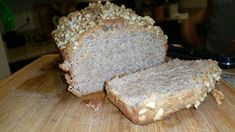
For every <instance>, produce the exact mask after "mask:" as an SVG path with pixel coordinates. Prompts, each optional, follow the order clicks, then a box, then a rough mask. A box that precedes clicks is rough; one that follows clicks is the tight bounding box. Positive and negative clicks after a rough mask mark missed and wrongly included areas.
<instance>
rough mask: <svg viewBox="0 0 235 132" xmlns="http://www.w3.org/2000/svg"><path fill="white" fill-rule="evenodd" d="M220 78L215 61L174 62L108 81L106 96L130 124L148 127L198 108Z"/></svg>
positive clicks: (219, 70)
mask: <svg viewBox="0 0 235 132" xmlns="http://www.w3.org/2000/svg"><path fill="white" fill-rule="evenodd" d="M220 74H221V69H220V68H219V67H218V65H217V62H216V61H212V60H196V61H182V60H178V59H175V60H172V61H170V62H168V63H165V64H162V65H160V66H158V67H153V68H150V69H146V70H143V71H139V72H136V73H133V74H129V75H125V76H122V77H116V78H114V79H112V80H111V81H107V83H106V92H107V95H108V98H109V99H110V100H111V102H112V103H113V104H114V105H116V106H117V107H118V108H119V109H120V111H122V112H123V114H125V115H126V117H127V118H128V119H129V120H131V121H132V122H134V123H137V124H148V123H150V122H153V121H156V120H160V119H162V118H164V117H166V116H168V115H169V114H171V113H173V112H176V111H178V110H180V109H183V108H190V107H191V106H194V107H195V108H197V107H198V106H199V104H200V103H201V102H202V101H203V100H204V99H205V97H206V96H207V93H208V92H210V91H211V90H212V89H214V88H215V83H216V81H219V80H220Z"/></svg>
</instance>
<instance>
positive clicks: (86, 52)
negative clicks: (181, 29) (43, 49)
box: [52, 2, 167, 96]
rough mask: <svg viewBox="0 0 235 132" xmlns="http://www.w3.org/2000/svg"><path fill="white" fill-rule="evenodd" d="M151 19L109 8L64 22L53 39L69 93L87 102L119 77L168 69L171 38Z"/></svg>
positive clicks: (93, 7) (89, 10) (96, 6)
mask: <svg viewBox="0 0 235 132" xmlns="http://www.w3.org/2000/svg"><path fill="white" fill-rule="evenodd" d="M153 24H154V21H153V19H151V18H150V17H140V16H138V15H136V14H135V13H134V12H133V11H132V10H130V9H126V8H125V7H124V6H121V7H118V6H116V5H114V4H112V3H110V2H107V3H106V4H105V5H102V4H100V3H93V4H90V5H89V7H87V8H85V9H83V10H81V11H79V12H74V13H71V14H70V15H68V16H67V17H63V18H61V19H60V21H59V25H58V27H57V29H56V30H55V31H53V33H52V34H53V36H54V39H55V42H56V44H57V46H58V48H59V49H60V51H61V53H62V56H63V58H64V62H63V63H62V64H61V65H60V67H61V68H62V69H63V70H64V71H66V72H67V73H66V75H65V77H66V80H67V82H68V83H69V88H68V90H69V91H71V92H72V93H74V94H75V95H77V96H82V95H86V94H90V93H94V92H98V91H102V90H103V88H104V82H105V81H106V80H110V79H111V78H113V77H114V76H115V75H119V74H125V73H132V72H136V71H138V70H141V69H145V68H149V67H152V66H157V65H159V64H162V63H164V61H165V55H166V49H167V46H166V43H167V38H166V36H165V35H163V32H162V30H161V29H160V27H157V26H154V25H153Z"/></svg>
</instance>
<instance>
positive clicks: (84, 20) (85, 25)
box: [52, 1, 163, 49]
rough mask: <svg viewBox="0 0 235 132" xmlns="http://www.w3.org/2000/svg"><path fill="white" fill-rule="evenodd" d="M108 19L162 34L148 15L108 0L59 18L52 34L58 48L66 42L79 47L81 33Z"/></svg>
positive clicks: (63, 47)
mask: <svg viewBox="0 0 235 132" xmlns="http://www.w3.org/2000/svg"><path fill="white" fill-rule="evenodd" d="M110 19H122V20H124V24H125V25H130V26H134V27H145V28H147V29H150V30H151V31H153V32H155V33H156V35H157V36H162V35H163V32H162V30H161V28H160V27H158V26H154V20H153V19H152V18H150V17H149V16H145V17H141V16H138V15H137V14H136V13H135V12H134V11H132V10H131V9H128V8H125V6H124V5H122V6H121V7H119V6H117V5H115V4H112V3H110V2H108V1H107V2H106V3H105V4H104V5H103V4H101V3H100V2H98V3H90V4H89V6H88V7H86V8H85V9H82V10H80V11H76V12H73V13H70V14H69V15H68V16H67V17H62V18H60V20H59V24H58V26H57V29H56V30H54V31H53V32H52V35H53V36H54V39H55V41H56V44H57V46H58V48H59V49H65V48H66V46H67V45H68V44H71V46H72V47H74V48H77V47H79V44H78V42H77V41H78V39H79V38H80V37H81V35H82V34H83V33H85V32H86V31H88V30H90V29H92V28H94V27H96V26H98V25H102V24H103V23H104V22H105V21H107V20H110Z"/></svg>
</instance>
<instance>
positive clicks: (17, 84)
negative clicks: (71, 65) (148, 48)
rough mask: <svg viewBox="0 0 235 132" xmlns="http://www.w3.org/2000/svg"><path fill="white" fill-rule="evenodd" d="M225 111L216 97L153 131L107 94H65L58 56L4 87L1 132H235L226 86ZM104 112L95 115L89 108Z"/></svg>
mask: <svg viewBox="0 0 235 132" xmlns="http://www.w3.org/2000/svg"><path fill="white" fill-rule="evenodd" d="M217 87H218V89H219V90H221V91H222V92H223V93H224V95H225V100H224V102H223V104H222V105H217V104H216V102H215V101H214V100H213V99H212V97H211V96H208V97H207V98H206V99H205V101H204V102H203V103H202V104H201V105H200V106H199V108H198V110H196V109H194V108H190V109H183V110H180V111H179V112H176V113H174V114H172V115H170V116H168V117H166V118H165V119H163V120H161V121H157V122H154V123H151V124H149V125H135V124H133V123H132V122H130V121H129V120H128V119H127V118H126V117H125V116H124V115H123V114H122V113H121V112H120V111H119V110H118V109H117V108H116V107H115V106H114V105H113V104H112V103H110V101H109V100H108V99H107V98H106V96H105V93H97V94H92V95H89V96H85V97H81V98H78V97H76V96H74V95H73V94H71V93H70V92H68V91H67V90H66V88H67V84H66V82H65V79H64V73H63V72H62V71H61V70H60V69H58V55H56V54H55V55H46V56H43V57H41V58H39V59H37V60H36V61H34V62H33V63H31V64H29V65H27V66H25V67H24V68H23V69H21V70H19V71H17V72H16V73H14V74H13V75H11V76H9V77H8V78H5V79H3V80H2V81H1V82H0V106H1V107H0V122H1V123H0V131H1V132H14V131H23V132H27V131H35V132H43V131H46V132H47V131H50V132H53V131H56V132H60V131H61V132H64V131H76V132H78V131H82V132H83V131H84V132H93V131H99V132H106V131H110V132H115V131H117V132H119V131H132V132H135V131H139V132H153V131H172V132H177V131H179V132H182V131H187V132H188V131H226V132H229V131H235V90H234V89H233V88H232V85H230V84H228V83H227V82H225V81H224V80H221V81H220V83H219V84H218V85H217ZM89 103H92V104H95V105H97V106H99V109H98V110H97V111H94V110H93V109H92V108H91V107H88V104H89Z"/></svg>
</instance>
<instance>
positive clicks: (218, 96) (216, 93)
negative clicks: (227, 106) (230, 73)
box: [211, 89, 224, 105]
mask: <svg viewBox="0 0 235 132" xmlns="http://www.w3.org/2000/svg"><path fill="white" fill-rule="evenodd" d="M211 95H212V97H213V98H214V99H215V101H216V102H217V104H219V105H220V104H222V102H223V100H224V94H223V93H222V92H221V91H219V90H217V89H212V90H211Z"/></svg>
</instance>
